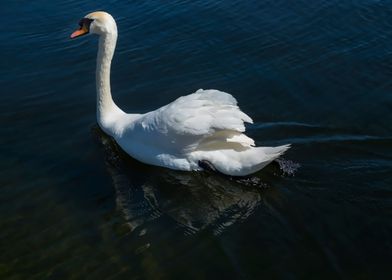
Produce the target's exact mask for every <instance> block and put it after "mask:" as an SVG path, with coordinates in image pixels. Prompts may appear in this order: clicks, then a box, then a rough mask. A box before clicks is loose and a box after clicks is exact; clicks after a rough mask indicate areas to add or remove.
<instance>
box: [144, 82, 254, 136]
mask: <svg viewBox="0 0 392 280" xmlns="http://www.w3.org/2000/svg"><path fill="white" fill-rule="evenodd" d="M244 122H248V123H252V119H251V118H250V117H249V116H248V115H246V114H245V113H243V112H242V111H241V110H240V109H239V108H238V106H237V101H236V100H235V98H234V97H233V96H231V95H230V94H228V93H225V92H222V91H218V90H202V89H200V90H198V91H197V92H195V93H193V94H190V95H187V96H183V97H180V98H178V99H177V100H175V101H174V102H172V103H170V104H168V105H166V106H164V107H162V108H160V109H158V110H156V111H154V112H151V113H148V114H146V115H145V116H144V117H143V118H142V119H141V123H142V126H143V127H144V128H145V129H151V130H159V131H160V132H162V133H167V132H170V133H175V134H177V135H189V136H191V135H194V136H203V137H205V136H208V135H212V134H213V133H214V132H216V131H219V130H233V131H237V132H243V131H245V126H244Z"/></svg>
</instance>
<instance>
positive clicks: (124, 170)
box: [93, 127, 274, 235]
mask: <svg viewBox="0 0 392 280" xmlns="http://www.w3.org/2000/svg"><path fill="white" fill-rule="evenodd" d="M93 131H94V132H95V134H96V135H97V136H98V139H99V140H100V142H101V143H102V145H103V147H104V151H105V162H106V165H107V169H108V172H109V174H110V176H111V177H112V180H113V183H114V188H115V191H116V205H117V207H118V210H119V211H121V212H122V214H123V216H124V219H125V220H126V223H127V225H129V228H130V230H131V231H132V232H133V231H136V232H137V233H138V234H139V235H144V234H145V233H146V231H147V229H146V228H148V225H149V224H150V222H151V221H153V220H156V219H162V220H164V221H165V222H167V220H169V223H172V224H174V225H175V227H177V228H179V229H181V230H182V231H183V233H184V234H195V233H197V232H200V231H202V230H209V231H211V232H212V233H213V234H215V235H217V234H220V233H222V232H223V231H224V230H225V229H226V228H228V227H230V226H231V225H233V224H235V223H238V222H240V221H242V220H245V219H247V218H248V217H249V216H250V215H251V214H252V213H253V212H254V211H255V209H256V208H257V207H258V206H259V205H260V203H261V202H262V200H263V196H264V193H265V190H266V189H268V192H269V194H270V195H271V192H272V193H273V192H274V190H273V189H270V188H268V186H267V185H266V184H263V183H261V181H260V179H259V178H257V177H254V178H252V179H242V180H238V179H230V178H228V177H223V176H219V175H217V174H209V173H206V172H181V171H173V170H169V169H164V168H158V167H151V166H147V165H144V164H141V163H139V162H137V161H135V160H133V159H131V158H130V157H128V156H127V155H126V154H125V153H123V152H122V151H121V150H120V149H119V148H118V146H117V145H116V144H115V142H114V141H113V140H111V138H109V137H108V136H106V135H105V134H104V133H103V132H102V131H101V130H100V129H99V128H97V127H96V128H94V130H93Z"/></svg>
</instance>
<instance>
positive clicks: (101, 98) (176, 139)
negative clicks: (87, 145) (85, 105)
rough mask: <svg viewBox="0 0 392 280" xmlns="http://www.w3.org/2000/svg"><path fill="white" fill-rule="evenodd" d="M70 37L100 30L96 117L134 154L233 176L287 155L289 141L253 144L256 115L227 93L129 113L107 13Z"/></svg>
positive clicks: (196, 95) (92, 16)
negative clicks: (117, 88)
mask: <svg viewBox="0 0 392 280" xmlns="http://www.w3.org/2000/svg"><path fill="white" fill-rule="evenodd" d="M79 26H80V28H79V29H78V30H76V31H75V32H74V33H72V34H71V38H75V37H79V36H82V35H85V34H88V33H94V34H98V35H99V36H100V38H99V49H98V57H97V70H96V83H97V119H98V124H99V126H100V127H101V128H102V130H103V131H104V132H105V133H107V134H109V135H110V136H112V137H113V138H114V139H115V140H116V142H117V143H118V144H119V145H120V147H121V148H122V149H123V150H124V151H125V152H126V153H128V154H129V155H130V156H132V157H133V158H135V159H137V160H139V161H141V162H144V163H147V164H152V165H157V166H163V167H167V168H171V169H176V170H187V171H191V170H201V169H203V167H204V168H212V169H214V170H216V171H218V172H221V173H223V174H226V175H231V176H246V175H249V174H251V173H254V172H256V171H258V170H260V169H262V168H263V167H264V166H266V165H267V164H268V163H270V162H271V161H273V160H274V159H276V158H277V157H279V156H280V155H281V154H283V153H284V152H285V151H286V150H287V149H288V148H289V145H284V146H279V147H254V141H253V140H252V139H251V138H249V137H248V136H246V135H245V134H243V132H244V131H245V126H244V122H248V123H252V119H251V118H250V117H249V116H247V115H246V114H245V113H243V112H242V111H241V110H240V109H239V108H238V106H237V101H236V100H235V99H234V97H233V96H231V95H230V94H228V93H224V92H222V91H218V90H202V89H200V90H198V91H196V92H195V93H193V94H190V95H187V96H182V97H180V98H178V99H177V100H175V101H173V102H172V103H170V104H168V105H166V106H163V107H161V108H159V109H157V110H155V111H152V112H149V113H146V114H126V113H125V112H123V111H122V110H121V109H120V108H119V107H118V106H117V105H116V104H115V103H114V102H113V99H112V96H111V92H110V64H111V60H112V57H113V53H114V49H115V46H116V41H117V25H116V22H115V21H114V19H113V17H112V16H111V15H110V14H108V13H106V12H93V13H90V14H88V15H86V16H85V17H84V18H83V19H82V20H81V21H80V22H79Z"/></svg>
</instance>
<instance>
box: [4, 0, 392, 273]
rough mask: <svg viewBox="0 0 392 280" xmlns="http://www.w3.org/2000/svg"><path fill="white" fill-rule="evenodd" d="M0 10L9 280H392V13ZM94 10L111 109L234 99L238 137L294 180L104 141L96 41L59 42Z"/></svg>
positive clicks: (380, 4)
mask: <svg viewBox="0 0 392 280" xmlns="http://www.w3.org/2000/svg"><path fill="white" fill-rule="evenodd" d="M0 8H1V11H2V16H1V17H2V24H1V25H0V34H1V39H0V53H1V62H0V63H1V68H0V85H1V94H0V121H1V130H0V141H1V142H0V149H1V160H0V167H1V169H0V170H1V174H0V229H1V230H0V252H1V254H0V278H1V279H204V278H219V279H221V278H222V279H224V278H223V277H226V278H240V279H261V278H266V279H271V278H272V279H336V278H345V279H370V278H372V279H386V278H388V275H389V276H390V275H391V274H392V269H391V266H390V263H391V258H392V241H391V236H392V219H391V218H392V176H391V171H392V141H391V140H392V127H391V124H392V114H391V109H392V82H391V77H392V2H391V1H376V0H363V1H347V0H344V1H341V0H339V1H335V0H331V1H327V0H312V1H304V0H303V1H302V0H301V1H288V0H275V1H255V0H248V1H239V0H227V1H208V0H205V1H187V0H185V1H114V0H112V1H101V0H100V1H48V0H37V1H27V0H15V1H11V0H9V1H2V2H1V3H0ZM99 9H103V10H106V11H108V12H110V13H111V14H112V15H113V16H114V18H115V19H116V20H117V23H118V29H119V40H118V46H117V51H116V54H115V57H114V60H113V67H112V92H113V95H114V99H115V101H116V103H117V104H118V105H119V106H120V107H121V108H123V109H124V110H126V111H128V112H140V113H142V112H147V111H149V110H153V109H156V108H157V107H159V106H162V105H164V104H167V103H168V102H170V101H172V100H174V99H175V98H177V97H179V96H181V95H185V94H188V93H192V92H194V91H195V90H197V89H199V88H204V89H206V88H216V89H220V90H223V91H227V92H230V93H232V94H233V95H234V96H235V97H236V98H237V100H238V101H239V104H240V106H241V108H242V109H243V111H245V112H246V113H248V114H249V115H250V116H251V117H252V118H253V120H254V121H255V124H254V125H250V126H249V127H248V135H249V136H251V137H252V138H254V139H255V140H256V142H257V144H258V145H279V144H285V143H292V144H293V147H292V149H291V150H290V151H289V152H288V153H287V154H286V155H285V159H286V161H285V162H283V163H285V164H286V165H287V160H290V161H292V162H293V163H294V164H300V165H301V167H300V168H299V169H298V170H297V171H295V172H294V175H290V174H287V172H283V171H282V170H281V169H280V168H279V166H278V165H276V164H272V165H270V166H269V167H267V168H265V169H264V170H262V171H261V172H259V173H257V174H256V175H255V176H256V177H255V178H253V179H250V180H245V181H244V180H243V181H236V180H230V179H228V178H223V177H220V176H218V175H214V174H206V173H200V174H198V173H196V174H195V173H183V172H175V171H169V170H166V169H162V168H157V167H151V166H146V165H143V164H140V163H138V162H136V161H134V160H132V159H131V158H129V157H128V156H127V155H125V154H124V153H123V152H122V151H121V150H119V148H118V147H117V146H116V145H115V144H114V143H113V142H112V141H111V139H110V138H108V137H107V136H105V135H104V134H103V133H102V132H101V131H100V130H99V129H98V128H97V125H96V119H95V104H96V102H95V97H96V96H95V74H94V73H95V56H96V50H97V38H96V37H93V36H89V37H83V38H80V39H78V40H69V39H68V37H69V35H70V33H71V32H72V31H73V30H74V29H75V28H77V23H78V21H79V19H80V18H82V17H83V16H84V15H85V14H87V13H88V12H91V11H94V10H99ZM288 163H289V165H290V162H288ZM291 166H292V165H291ZM286 171H287V170H286Z"/></svg>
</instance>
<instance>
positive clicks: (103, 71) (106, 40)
mask: <svg viewBox="0 0 392 280" xmlns="http://www.w3.org/2000/svg"><path fill="white" fill-rule="evenodd" d="M116 41H117V31H116V30H115V32H112V33H106V34H102V35H101V36H100V38H99V47H98V57H97V72H96V83H97V119H98V123H99V124H100V126H101V127H102V128H103V129H105V126H106V125H107V122H108V121H109V120H110V115H111V114H113V113H115V111H117V110H118V107H117V105H116V104H115V103H114V102H113V99H112V94H111V92H110V65H111V62H112V58H113V54H114V49H115V48H116Z"/></svg>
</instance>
